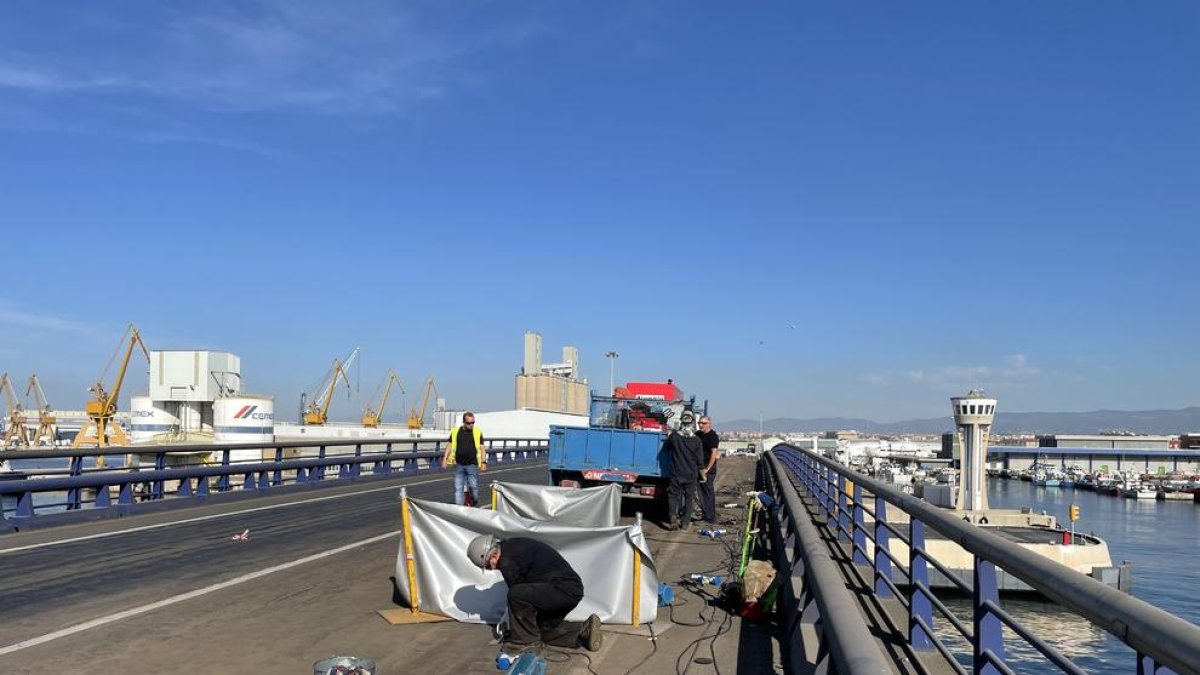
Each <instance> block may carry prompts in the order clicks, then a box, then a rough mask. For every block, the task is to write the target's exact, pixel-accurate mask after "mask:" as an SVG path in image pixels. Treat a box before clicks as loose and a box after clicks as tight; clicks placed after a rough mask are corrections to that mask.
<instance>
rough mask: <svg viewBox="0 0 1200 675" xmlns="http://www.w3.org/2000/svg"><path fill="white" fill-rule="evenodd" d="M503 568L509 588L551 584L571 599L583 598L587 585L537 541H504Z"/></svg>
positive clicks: (556, 555)
mask: <svg viewBox="0 0 1200 675" xmlns="http://www.w3.org/2000/svg"><path fill="white" fill-rule="evenodd" d="M499 567H500V574H502V575H504V582H505V583H506V584H508V587H509V588H512V587H513V586H516V585H518V584H528V583H535V582H549V583H553V584H554V585H555V586H556V587H557V588H558V589H559V590H561V591H562V592H563V593H565V594H567V595H574V596H578V597H579V598H583V581H582V580H581V579H580V578H579V575H578V574H576V573H575V570H574V569H572V568H571V564H570V563H568V562H567V561H566V559H565V558H563V557H562V555H560V554H559V552H558V551H555V550H554V549H553V548H552V547H551V546H550V545H549V544H543V543H542V542H540V541H537V540H536V539H527V538H525V537H513V538H512V539H505V540H503V541H501V542H500V565H499Z"/></svg>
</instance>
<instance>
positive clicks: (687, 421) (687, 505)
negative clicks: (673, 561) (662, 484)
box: [666, 410, 704, 530]
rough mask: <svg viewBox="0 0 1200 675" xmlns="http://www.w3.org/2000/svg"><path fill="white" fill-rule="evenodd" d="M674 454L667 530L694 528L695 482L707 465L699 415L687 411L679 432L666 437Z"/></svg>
mask: <svg viewBox="0 0 1200 675" xmlns="http://www.w3.org/2000/svg"><path fill="white" fill-rule="evenodd" d="M666 447H667V450H668V451H669V452H670V453H671V479H670V482H668V483H667V508H668V510H669V512H670V513H669V515H670V520H669V521H668V523H667V529H668V530H678V529H680V528H683V529H684V530H687V529H689V528H691V526H692V502H694V501H696V483H697V481H698V480H699V478H700V467H701V466H702V465H703V462H704V443H703V441H701V439H700V437H699V436H697V435H696V414H695V413H693V412H692V411H690V410H684V411H683V412H682V413H681V414H680V415H679V429H678V430H672V431H671V435H670V436H667V442H666Z"/></svg>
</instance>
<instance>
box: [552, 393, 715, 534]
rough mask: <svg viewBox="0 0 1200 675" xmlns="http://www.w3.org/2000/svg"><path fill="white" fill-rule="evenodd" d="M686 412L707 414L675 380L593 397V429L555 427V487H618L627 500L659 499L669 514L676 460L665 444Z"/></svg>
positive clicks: (553, 482) (591, 418)
mask: <svg viewBox="0 0 1200 675" xmlns="http://www.w3.org/2000/svg"><path fill="white" fill-rule="evenodd" d="M684 410H690V411H692V412H693V413H695V414H696V415H697V416H699V415H702V414H705V412H704V411H703V410H699V409H697V407H696V398H695V397H694V396H693V397H692V398H690V399H684V397H683V392H682V391H680V390H679V389H678V387H676V386H675V385H674V383H673V382H670V381H668V382H667V383H665V384H663V383H637V382H630V383H629V384H628V385H626V386H625V387H618V388H617V389H616V390H615V391H614V395H613V396H597V395H595V394H593V395H592V402H591V416H590V419H589V424H588V426H586V427H567V426H559V425H552V426H551V427H550V457H549V466H550V484H551V485H558V486H561V487H593V486H596V485H604V484H606V483H616V484H618V485H620V486H621V492H622V494H623V496H625V497H628V498H637V499H647V500H656V501H658V502H660V503H661V504H662V505H663V506H664V510H665V504H666V497H667V481H668V480H669V479H670V477H671V457H670V454H669V453H668V452H665V451H664V448H663V443H664V441H666V438H667V434H669V433H670V431H671V430H672V429H675V428H677V427H678V425H679V417H680V415H681V414H682V413H683V411H684Z"/></svg>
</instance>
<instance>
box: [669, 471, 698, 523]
mask: <svg viewBox="0 0 1200 675" xmlns="http://www.w3.org/2000/svg"><path fill="white" fill-rule="evenodd" d="M694 501H696V481H694V480H692V481H687V482H684V481H681V480H679V479H678V478H676V477H674V476H672V477H671V482H670V483H668V484H667V508H668V509H669V510H670V514H671V522H672V523H678V524H679V525H680V527H687V526H688V525H691V524H692V502H694Z"/></svg>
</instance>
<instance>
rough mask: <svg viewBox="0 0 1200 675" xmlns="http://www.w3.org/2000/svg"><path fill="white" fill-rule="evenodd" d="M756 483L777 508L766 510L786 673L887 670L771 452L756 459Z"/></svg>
mask: <svg viewBox="0 0 1200 675" xmlns="http://www.w3.org/2000/svg"><path fill="white" fill-rule="evenodd" d="M758 486H759V488H760V489H762V490H763V491H764V492H766V493H767V494H769V495H770V496H771V498H772V500H774V503H775V504H777V505H778V508H772V509H770V510H769V513H770V518H769V520H770V523H771V548H772V550H773V551H774V553H775V566H776V569H777V570H778V573H779V575H780V576H781V577H784V576H785V575H786V578H785V580H784V583H783V584H782V585H781V586H780V593H779V596H778V597H779V606H780V607H781V611H780V624H781V626H780V627H781V629H782V631H783V633H782V638H781V650H782V652H783V658H784V662H785V664H786V670H787V672H789V673H800V672H807V671H810V670H814V669H815V670H817V671H818V672H834V673H846V674H849V673H855V674H862V675H868V674H869V675H877V674H878V675H882V674H890V673H891V672H892V668H891V667H890V665H889V659H888V658H887V657H885V656H884V654H883V652H882V651H881V650H880V649H879V647H878V643H877V641H876V640H875V638H874V637H872V635H871V633H870V631H869V630H868V629H867V625H866V623H865V622H864V621H863V620H862V616H861V615H860V614H859V611H858V608H857V606H856V604H855V601H854V598H853V597H852V596H851V594H850V591H849V590H847V588H846V584H845V581H844V580H843V579H842V576H841V572H840V571H839V570H838V568H837V565H836V564H835V563H834V562H833V560H832V558H831V557H830V554H829V550H828V549H827V548H826V547H825V544H824V542H823V541H822V540H821V535H820V534H819V533H818V532H817V529H816V526H814V525H813V523H812V520H811V518H810V516H809V513H808V509H807V508H806V507H805V506H804V504H803V503H802V502H801V501H800V496H799V494H797V492H796V489H795V488H794V487H793V486H792V482H791V479H790V478H789V477H788V475H787V474H786V473H785V470H784V468H783V466H782V465H781V464H780V463H779V462H778V461H777V460H776V458H775V457H774V455H772V454H771V453H767V454H766V455H765V456H764V458H763V461H762V462H760V463H759V471H758Z"/></svg>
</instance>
